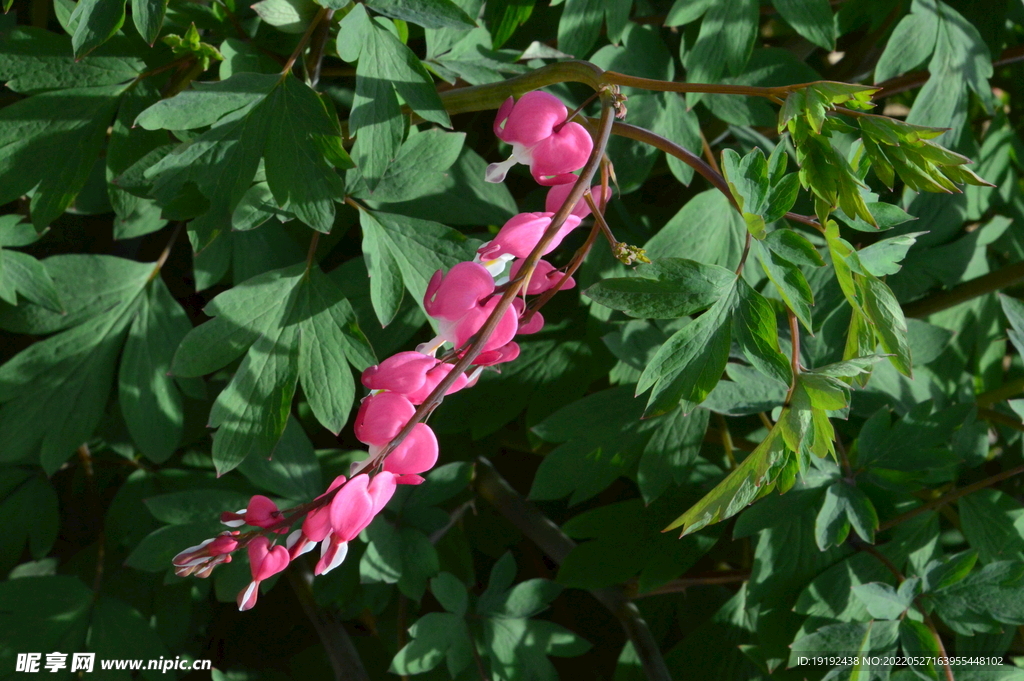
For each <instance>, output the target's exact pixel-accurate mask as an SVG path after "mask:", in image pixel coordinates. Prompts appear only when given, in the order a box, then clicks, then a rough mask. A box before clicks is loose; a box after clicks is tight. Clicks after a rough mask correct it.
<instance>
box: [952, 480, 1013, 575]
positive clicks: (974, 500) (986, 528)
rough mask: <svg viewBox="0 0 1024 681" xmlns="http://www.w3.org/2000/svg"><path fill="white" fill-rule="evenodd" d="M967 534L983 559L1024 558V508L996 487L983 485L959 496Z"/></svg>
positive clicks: (968, 539) (990, 560) (989, 560)
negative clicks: (986, 487)
mask: <svg viewBox="0 0 1024 681" xmlns="http://www.w3.org/2000/svg"><path fill="white" fill-rule="evenodd" d="M958 506H959V510H960V521H961V524H962V528H963V533H964V536H965V537H966V538H967V541H968V542H969V543H970V545H971V546H972V547H973V548H974V549H976V550H977V551H978V557H979V558H980V559H981V561H982V562H984V563H992V562H995V561H998V560H1007V559H1014V560H1024V535H1022V530H1024V520H1022V518H1024V508H1022V507H1021V505H1020V503H1018V502H1017V501H1016V500H1015V499H1013V497H1010V496H1009V495H1007V494H1004V493H1003V492H1000V491H999V490H995V489H981V490H978V491H977V492H974V493H972V494H969V495H967V496H966V497H964V498H963V499H961V500H960V502H959V504H958Z"/></svg>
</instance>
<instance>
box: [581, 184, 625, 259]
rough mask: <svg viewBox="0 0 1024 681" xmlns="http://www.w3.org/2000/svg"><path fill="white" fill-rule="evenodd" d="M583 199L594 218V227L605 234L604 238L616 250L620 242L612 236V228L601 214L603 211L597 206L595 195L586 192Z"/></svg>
mask: <svg viewBox="0 0 1024 681" xmlns="http://www.w3.org/2000/svg"><path fill="white" fill-rule="evenodd" d="M583 198H584V199H585V200H586V202H587V205H588V206H589V207H590V212H591V214H592V215H593V216H594V225H595V226H596V227H598V228H599V229H600V230H601V233H602V234H604V238H605V239H608V245H609V246H611V247H612V248H613V249H614V248H615V246H616V244H618V243H619V242H618V241H616V240H615V235H614V234H612V228H611V227H609V226H608V222H607V221H606V220H605V219H604V214H603V213H602V212H601V209H599V208H598V207H597V204H596V203H594V197H593V195H592V194H591V193H590V192H586V193H584V194H583Z"/></svg>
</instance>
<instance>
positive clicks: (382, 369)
mask: <svg viewBox="0 0 1024 681" xmlns="http://www.w3.org/2000/svg"><path fill="white" fill-rule="evenodd" d="M492 288H493V286H492ZM435 364H437V360H436V359H434V358H433V357H431V356H429V355H424V354H422V353H419V352H412V351H409V352H399V353H398V354H396V355H392V356H391V357H388V358H387V359H386V360H384V361H383V362H381V363H380V364H376V365H374V366H371V367H367V368H366V370H365V371H363V376H362V382H363V385H364V386H366V387H367V388H369V389H370V390H390V391H391V392H395V393H400V394H402V395H408V394H409V393H411V392H415V391H417V390H419V389H420V388H421V387H422V386H423V382H424V381H425V380H426V376H427V372H428V371H430V370H431V369H432V368H433V367H434V365H435Z"/></svg>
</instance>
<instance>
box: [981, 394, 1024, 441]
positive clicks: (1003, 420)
mask: <svg viewBox="0 0 1024 681" xmlns="http://www.w3.org/2000/svg"><path fill="white" fill-rule="evenodd" d="M1018 392H1019V391H1018ZM978 416H980V417H981V418H983V419H985V420H986V421H991V422H992V423H998V424H1000V425H1003V426H1006V427H1007V428H1013V429H1014V430H1019V431H1021V432H1024V423H1021V422H1020V421H1019V420H1018V419H1015V418H1013V417H1012V416H1010V415H1008V414H1004V413H1002V412H999V411H996V410H995V409H988V408H987V407H978Z"/></svg>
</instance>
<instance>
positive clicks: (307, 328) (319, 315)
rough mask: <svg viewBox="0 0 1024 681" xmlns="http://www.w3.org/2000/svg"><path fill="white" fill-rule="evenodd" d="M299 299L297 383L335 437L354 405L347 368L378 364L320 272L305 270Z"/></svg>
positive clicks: (350, 312) (338, 294) (334, 288)
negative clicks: (346, 360)
mask: <svg viewBox="0 0 1024 681" xmlns="http://www.w3.org/2000/svg"><path fill="white" fill-rule="evenodd" d="M300 295H301V297H300V298H299V300H297V301H296V310H295V312H294V313H293V316H294V318H297V319H299V320H301V321H300V324H301V326H300V331H299V380H300V381H301V382H302V391H303V392H304V393H305V395H306V399H307V400H308V401H309V406H310V408H311V409H312V410H313V414H314V415H315V416H316V418H317V420H318V421H320V423H322V424H323V425H324V426H325V427H326V428H327V429H328V430H329V431H331V432H332V433H334V434H335V435H337V434H338V432H340V431H341V429H342V427H343V426H344V425H345V422H346V421H347V420H348V413H349V411H351V409H352V403H353V402H354V400H355V392H356V390H355V382H354V381H353V379H352V371H351V369H350V368H349V366H348V364H351V365H352V366H354V367H355V368H356V369H358V370H362V369H365V368H366V367H368V366H370V365H371V364H375V363H376V359H375V358H374V355H373V350H372V349H371V348H370V344H369V342H368V341H367V340H366V337H365V336H364V335H363V332H362V331H360V329H359V325H358V323H357V322H356V316H355V312H354V311H353V310H352V306H351V305H350V304H349V302H348V301H347V300H346V299H345V298H344V297H343V296H342V294H341V291H340V290H339V289H338V288H337V286H336V285H335V284H334V282H333V281H331V280H330V279H329V278H327V276H326V275H324V273H323V272H322V271H320V268H319V267H315V268H312V269H311V270H310V271H309V274H308V283H307V284H306V285H305V286H303V287H302V288H301V293H300ZM339 350H340V351H341V352H339ZM346 358H347V359H348V363H346V362H345V359H346Z"/></svg>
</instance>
